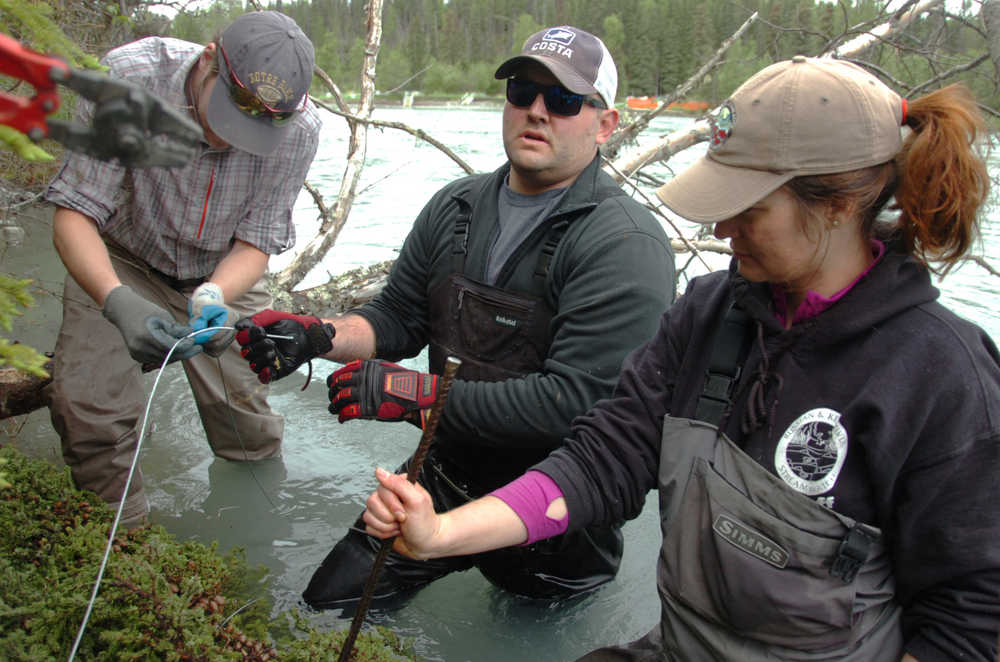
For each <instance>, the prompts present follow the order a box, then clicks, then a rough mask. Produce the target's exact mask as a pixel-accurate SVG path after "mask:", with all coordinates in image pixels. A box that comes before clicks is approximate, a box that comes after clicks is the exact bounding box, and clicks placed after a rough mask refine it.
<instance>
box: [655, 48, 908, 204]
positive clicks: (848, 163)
mask: <svg viewBox="0 0 1000 662" xmlns="http://www.w3.org/2000/svg"><path fill="white" fill-rule="evenodd" d="M905 104H906V102H905V101H904V100H903V99H902V97H900V96H899V95H898V94H896V93H895V92H893V91H892V90H891V89H889V88H888V87H886V86H885V85H884V84H883V83H882V82H881V81H879V80H878V79H877V78H875V77H874V76H872V75H871V74H869V73H868V72H866V71H865V70H864V69H862V68H861V67H859V66H857V65H854V64H851V63H850V62H845V61H843V60H833V59H829V58H810V57H805V56H803V55H797V56H795V57H794V58H792V59H791V60H786V61H783V62H778V63H777V64H773V65H771V66H769V67H767V68H765V69H763V70H761V71H760V72H758V73H757V74H755V75H754V76H753V77H751V78H750V79H749V80H747V81H746V82H745V83H743V85H741V86H740V87H739V88H738V89H737V90H736V91H735V92H733V94H732V96H731V97H729V99H728V100H727V101H726V102H725V103H723V104H722V105H721V106H720V107H719V109H718V110H717V112H716V113H715V114H714V115H713V117H712V118H711V122H712V136H711V138H710V142H709V146H708V153H707V154H705V156H703V157H701V158H700V159H699V160H698V161H696V162H695V163H693V164H692V165H691V166H690V167H688V168H687V169H686V170H684V172H682V173H680V174H679V175H677V176H676V177H674V178H673V179H671V180H670V181H668V182H667V183H666V184H664V185H663V186H662V187H660V189H659V190H658V191H657V192H656V194H657V196H658V197H659V198H660V200H662V201H663V204H665V205H666V206H667V207H668V208H669V209H670V210H671V211H673V212H674V213H676V214H678V215H680V216H682V217H684V218H686V219H688V220H691V221H696V222H698V223H716V222H718V221H723V220H725V219H727V218H731V217H733V216H735V215H736V214H738V213H740V212H741V211H743V210H745V209H747V208H749V207H750V206H752V205H753V204H754V203H756V202H758V201H759V200H761V199H762V198H764V197H766V196H768V195H769V194H771V193H772V192H774V191H775V190H777V189H778V188H779V187H780V186H781V185H783V184H785V183H786V182H788V181H789V180H791V179H792V178H793V177H798V176H801V175H823V174H830V173H835V172H846V171H849V170H857V169H859V168H865V167H868V166H873V165H877V164H879V163H885V162H886V161H890V160H891V159H892V158H893V157H895V156H896V154H898V153H899V151H900V149H902V146H903V141H902V134H901V132H900V127H901V126H902V124H903V122H904V121H905V119H906V117H905V113H906V110H905Z"/></svg>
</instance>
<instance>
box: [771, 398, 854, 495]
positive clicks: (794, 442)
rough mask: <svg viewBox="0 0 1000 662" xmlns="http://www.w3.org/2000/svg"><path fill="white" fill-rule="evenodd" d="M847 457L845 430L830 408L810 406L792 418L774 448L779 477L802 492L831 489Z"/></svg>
mask: <svg viewBox="0 0 1000 662" xmlns="http://www.w3.org/2000/svg"><path fill="white" fill-rule="evenodd" d="M846 459H847V430H845V429H844V426H843V425H841V424H840V414H839V413H838V412H835V411H833V410H832V409H826V408H819V409H812V410H810V411H807V412H806V413H804V414H802V415H801V416H799V417H798V418H797V419H795V420H794V421H793V422H792V424H791V425H789V426H788V429H787V430H785V433H784V434H783V435H781V440H780V441H779V442H778V448H777V449H776V450H775V451H774V468H775V469H776V470H777V472H778V476H780V477H781V480H783V481H785V483H787V484H788V486H789V487H791V488H792V489H793V490H795V491H797V492H801V493H802V494H808V495H809V496H816V495H817V494H823V493H824V492H829V491H830V490H831V489H833V486H834V484H836V482H837V477H838V476H840V470H841V469H843V468H844V460H846Z"/></svg>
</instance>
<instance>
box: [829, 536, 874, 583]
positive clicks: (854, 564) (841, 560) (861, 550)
mask: <svg viewBox="0 0 1000 662" xmlns="http://www.w3.org/2000/svg"><path fill="white" fill-rule="evenodd" d="M874 542H875V536H873V535H872V534H871V533H870V532H869V531H867V530H866V528H865V526H864V525H863V524H855V525H854V526H852V527H851V530H850V531H848V532H847V535H846V536H844V539H843V540H841V541H840V548H839V549H838V550H837V556H836V557H835V558H834V559H833V565H831V566H830V574H831V575H833V576H834V577H837V578H839V579H842V580H843V581H844V583H845V584H850V583H851V582H853V581H854V578H855V577H856V576H857V575H858V570H860V569H861V566H862V565H864V563H865V561H867V560H868V553H869V552H870V551H871V548H872V544H874Z"/></svg>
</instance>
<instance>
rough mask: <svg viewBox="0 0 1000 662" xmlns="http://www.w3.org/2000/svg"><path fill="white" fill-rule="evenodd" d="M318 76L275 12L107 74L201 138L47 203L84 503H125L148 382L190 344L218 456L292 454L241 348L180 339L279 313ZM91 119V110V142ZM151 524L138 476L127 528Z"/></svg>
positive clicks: (60, 178) (313, 136)
mask: <svg viewBox="0 0 1000 662" xmlns="http://www.w3.org/2000/svg"><path fill="white" fill-rule="evenodd" d="M313 61H314V55H313V46H312V43H311V42H310V41H309V39H308V38H307V37H306V36H305V34H304V33H303V32H302V30H300V29H299V27H298V26H297V25H296V24H295V22H294V21H293V20H292V19H290V18H288V17H287V16H285V15H283V14H280V13H277V12H273V11H266V12H252V13H248V14H245V15H243V16H240V17H239V18H237V19H236V20H235V21H233V22H232V23H231V24H230V25H229V26H228V27H226V28H225V29H224V30H223V31H221V32H220V33H219V35H218V36H217V37H216V38H215V39H213V41H212V42H211V43H209V44H208V45H207V46H202V45H198V44H192V43H188V42H185V41H180V40H177V39H169V38H160V37H150V38H146V39H141V40H139V41H136V42H133V43H130V44H126V45H124V46H121V47H119V48H116V49H114V50H112V51H111V52H109V53H108V54H107V55H106V56H105V58H104V63H105V64H106V65H107V66H108V67H109V69H110V70H109V75H110V76H113V77H118V78H123V79H126V80H129V81H132V82H134V83H136V84H138V85H141V86H142V87H143V88H145V89H148V90H149V91H150V92H152V93H154V94H156V95H157V96H159V97H160V98H162V99H164V100H166V101H167V102H169V103H173V104H174V105H175V106H176V107H177V108H178V109H182V110H183V111H185V112H188V113H190V115H191V117H192V118H194V119H195V120H196V121H197V122H198V123H199V124H200V125H201V127H202V129H203V132H204V141H203V143H202V144H201V146H200V148H199V150H198V153H197V154H196V156H195V158H194V160H193V161H192V162H190V163H189V164H188V165H186V166H183V167H179V168H170V169H167V168H142V169H139V168H125V167H122V166H121V165H120V164H117V163H113V162H112V163H108V162H100V161H96V160H94V159H91V158H88V157H85V156H81V155H78V154H71V155H69V156H68V157H67V160H66V162H65V163H64V164H63V166H62V168H61V170H60V172H59V173H58V174H57V175H56V177H55V178H54V180H53V181H52V182H51V184H50V185H49V188H48V190H47V191H46V195H45V197H46V199H47V200H49V201H50V202H52V203H53V204H55V205H56V207H57V208H56V212H55V216H54V217H53V239H54V243H55V246H56V249H57V251H58V252H59V255H60V257H61V258H62V260H63V263H64V264H65V266H66V269H67V271H68V276H67V278H66V282H65V291H64V292H65V293H64V299H63V323H62V328H61V330H60V334H59V339H58V341H57V345H56V352H55V358H54V364H55V365H54V371H53V382H52V384H51V386H49V387H48V388H47V396H48V399H49V409H50V412H51V416H52V422H53V425H54V427H55V429H56V430H57V431H58V433H59V434H60V436H61V437H62V447H63V457H64V459H65V461H66V463H67V464H68V465H69V466H70V467H71V470H72V473H73V477H74V480H75V481H76V484H77V486H78V487H80V488H85V489H89V490H92V491H94V492H96V493H97V494H98V495H100V496H101V497H102V498H104V499H105V500H106V501H108V502H109V503H111V504H118V503H119V502H120V501H121V500H122V498H123V494H122V492H123V490H124V486H125V482H126V478H127V474H128V469H129V466H130V463H131V462H132V458H133V454H134V451H135V448H136V443H137V440H138V426H139V424H140V421H141V419H142V414H143V411H144V408H145V399H146V396H145V394H144V392H143V391H144V389H143V383H142V372H141V366H142V365H143V364H145V365H155V366H159V365H160V364H161V363H162V362H163V361H164V359H165V358H166V356H167V353H168V352H169V351H170V350H171V348H172V347H173V346H174V345H175V343H177V342H178V341H180V342H179V344H177V345H176V348H175V349H174V352H173V354H172V355H171V359H172V360H178V359H183V360H184V361H183V366H184V370H185V372H186V373H187V378H188V381H189V383H190V384H191V388H192V391H193V393H194V397H195V400H196V402H197V405H198V413H199V414H200V416H201V421H202V424H203V426H204V428H205V433H206V435H207V438H208V442H209V444H210V446H211V448H212V451H213V452H214V453H215V454H216V455H217V456H219V457H223V458H227V459H231V460H257V459H262V458H266V457H271V456H274V455H277V454H278V453H279V451H280V444H281V437H282V431H283V420H282V418H281V417H280V416H279V415H277V414H276V413H274V412H272V411H271V409H270V407H269V406H268V404H267V400H266V397H267V389H266V388H262V387H261V385H260V384H259V383H258V382H257V380H255V379H253V375H249V378H248V375H247V370H246V367H245V364H244V363H243V361H242V359H241V358H240V355H239V352H238V348H237V347H236V346H235V345H233V344H232V336H233V334H232V332H231V331H229V332H226V331H223V330H217V331H214V332H211V331H207V332H205V333H203V334H201V335H198V336H195V337H194V338H188V339H186V340H181V339H182V338H184V336H185V335H187V334H189V333H191V332H192V330H193V329H205V328H207V327H214V326H227V325H228V326H232V324H233V323H234V322H235V321H236V320H237V319H238V318H239V317H241V316H245V315H252V314H253V313H255V312H258V311H260V310H263V309H266V308H267V307H268V306H270V305H271V298H270V296H269V295H268V293H267V291H266V289H265V288H264V282H263V280H262V277H263V276H264V273H265V271H266V269H267V263H268V258H269V256H270V255H273V254H277V253H280V252H282V251H284V250H286V249H288V248H290V247H291V246H292V245H293V243H294V241H295V232H294V227H293V225H292V205H293V204H294V202H295V199H296V196H297V195H298V192H299V190H300V188H301V187H302V184H303V182H304V180H305V176H306V172H307V170H308V169H309V164H310V163H311V162H312V159H313V156H314V155H315V153H316V147H317V144H318V139H319V129H320V120H319V117H318V115H317V113H316V111H315V108H314V107H313V106H312V104H310V103H309V102H308V101H307V92H308V90H309V83H310V81H311V80H312V71H313ZM91 112H92V108H91V106H90V105H89V104H81V107H80V109H79V111H78V113H79V115H80V118H81V120H82V121H83V122H84V124H87V123H89V115H90V113H91ZM216 359H217V360H216ZM161 441H166V442H169V440H166V439H164V440H161ZM147 509H148V507H147V502H146V497H145V493H144V490H143V486H142V479H141V475H139V474H137V475H136V476H135V477H134V478H133V481H132V484H131V490H130V493H129V494H128V495H127V498H125V506H124V508H123V511H122V513H123V515H122V517H123V519H122V522H123V524H124V525H126V526H131V525H135V524H138V523H140V522H141V521H142V520H143V518H144V517H145V515H146V513H147Z"/></svg>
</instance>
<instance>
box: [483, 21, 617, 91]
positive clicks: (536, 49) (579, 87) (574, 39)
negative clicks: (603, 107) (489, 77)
mask: <svg viewBox="0 0 1000 662" xmlns="http://www.w3.org/2000/svg"><path fill="white" fill-rule="evenodd" d="M526 62H537V63H539V64H541V65H542V66H544V67H545V68H546V69H548V70H549V71H550V72H552V75H553V76H555V77H556V79H557V80H558V81H559V83H560V84H561V85H562V86H563V87H565V88H566V89H567V90H569V91H570V92H576V93H577V94H598V95H600V97H601V98H602V99H603V100H604V103H605V104H607V106H608V108H613V107H614V105H615V93H616V92H617V91H618V70H617V69H615V62H614V60H613V59H612V58H611V53H610V52H608V48H607V46H605V45H604V42H603V41H601V40H600V39H598V38H597V37H595V36H594V35H592V34H590V33H589V32H585V31H583V30H580V29H579V28H574V27H572V26H569V25H561V26H559V27H554V28H546V29H544V30H541V31H539V32H536V33H535V34H533V35H531V36H530V37H528V40H527V41H525V42H524V48H522V49H521V54H520V55H516V56H514V57H512V58H510V59H509V60H507V61H506V62H504V63H503V64H501V65H500V68H499V69H497V71H496V74H494V76H495V77H496V78H499V79H504V78H510V77H511V76H513V75H514V74H516V73H517V71H518V69H520V68H521V67H522V66H524V64H525V63H526Z"/></svg>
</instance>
